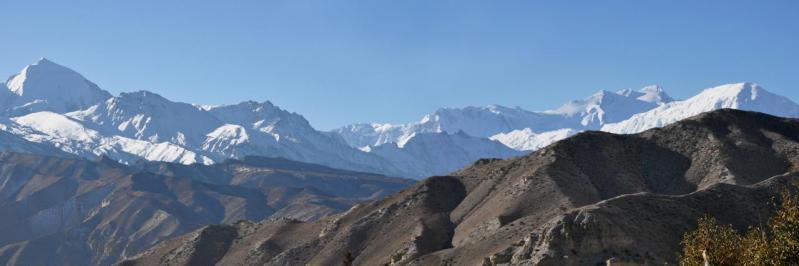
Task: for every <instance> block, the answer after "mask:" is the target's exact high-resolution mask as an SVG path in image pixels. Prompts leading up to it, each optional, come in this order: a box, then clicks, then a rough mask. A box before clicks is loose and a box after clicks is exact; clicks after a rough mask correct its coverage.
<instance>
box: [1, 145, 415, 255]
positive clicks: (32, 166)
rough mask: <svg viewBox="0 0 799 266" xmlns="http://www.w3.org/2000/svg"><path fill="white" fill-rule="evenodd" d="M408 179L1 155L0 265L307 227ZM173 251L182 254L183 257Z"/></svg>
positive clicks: (225, 244)
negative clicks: (254, 227) (243, 229)
mask: <svg viewBox="0 0 799 266" xmlns="http://www.w3.org/2000/svg"><path fill="white" fill-rule="evenodd" d="M411 184H413V181H411V180H406V179H398V178H387V177H383V176H379V175H374V174H366V173H357V172H350V171H341V170H336V169H332V168H327V167H322V166H318V165H312V164H304V163H297V162H292V161H288V160H283V159H271V158H254V157H253V158H248V159H245V160H242V161H228V162H225V163H222V164H217V165H212V166H205V165H179V164H169V163H158V164H155V163H153V164H142V165H138V166H136V167H135V168H132V167H128V166H125V165H121V164H118V163H116V162H114V161H113V160H109V159H107V158H100V159H99V160H97V161H86V160H80V159H67V158H58V157H47V156H39V155H30V154H18V153H2V154H0V217H3V218H2V219H0V263H2V264H7V265H110V264H113V263H115V262H117V261H119V260H121V259H123V258H125V257H126V256H131V255H133V254H137V253H140V252H142V251H144V250H145V249H147V248H149V247H152V246H153V245H154V244H156V243H159V242H161V241H163V240H165V239H169V238H172V237H175V236H179V235H182V234H185V233H188V232H191V231H192V230H195V229H197V228H201V227H202V226H205V225H209V224H220V223H221V224H229V223H233V222H236V221H238V220H263V219H266V218H270V217H291V218H294V219H300V220H303V221H311V220H315V219H318V218H319V217H323V216H325V215H329V214H334V213H338V212H342V211H345V210H347V209H349V208H350V207H351V206H352V205H354V204H356V203H358V202H362V201H365V200H372V199H377V198H381V197H383V196H384V195H387V194H390V193H392V192H395V191H398V190H400V189H402V188H404V187H407V186H409V185H411ZM237 236H238V235H237V232H236V230H231V229H230V228H228V227H227V226H212V227H208V229H207V230H205V231H204V233H203V234H201V235H200V236H199V237H198V238H197V239H196V240H195V242H196V243H197V245H196V246H193V247H192V249H188V250H186V251H184V252H183V253H192V254H195V255H194V256H192V257H190V258H188V260H185V261H183V260H179V259H177V258H182V257H181V256H176V259H175V260H165V263H167V262H168V263H167V264H170V263H172V264H174V263H178V264H186V263H189V264H192V265H201V263H200V262H207V261H216V260H218V259H220V258H222V257H223V255H224V254H225V251H227V249H228V248H229V247H230V245H231V244H232V242H233V239H234V238H236V237H237ZM183 253H181V254H183Z"/></svg>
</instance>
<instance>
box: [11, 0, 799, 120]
mask: <svg viewBox="0 0 799 266" xmlns="http://www.w3.org/2000/svg"><path fill="white" fill-rule="evenodd" d="M112 2H115V3H112ZM565 2H569V3H568V4H567V3H565ZM0 10H3V12H0V74H1V75H11V74H13V73H16V72H17V71H19V69H21V68H22V67H23V66H24V65H27V64H29V63H31V62H33V61H35V60H36V59H37V58H39V57H47V58H48V59H51V60H52V61H55V62H57V63H60V64H63V65H66V66H68V67H71V68H73V69H75V70H77V71H78V72H81V73H82V74H84V75H85V76H86V77H87V78H89V79H90V80H92V81H94V82H96V83H97V84H99V85H100V86H101V87H103V88H104V89H107V90H109V91H111V92H112V93H118V92H121V91H132V90H151V91H154V92H157V93H159V94H161V95H163V96H165V97H167V98H170V99H172V100H177V101H184V102H192V103H202V104H222V103H235V102H239V101H242V100H247V99H252V100H258V101H262V100H271V101H272V102H274V103H275V104H277V105H279V106H281V107H284V108H286V109H288V110H290V111H294V112H298V113H300V114H303V115H304V116H305V117H306V118H308V119H309V120H310V121H311V123H312V124H313V125H314V126H316V127H317V128H320V129H329V128H332V127H335V126H339V125H343V124H348V123H352V122H367V121H368V122H371V121H381V122H406V121H415V120H417V119H418V118H420V117H421V116H422V115H423V114H425V113H428V112H431V111H433V110H435V109H436V108H438V107H462V106H468V105H487V104H501V105H507V106H521V107H523V108H527V109H531V110H542V109H548V108H554V107H556V106H558V105H560V104H562V103H564V102H565V101H567V100H571V99H579V98H583V97H586V96H588V95H590V94H591V93H593V92H594V91H596V90H599V89H608V90H616V89H623V88H638V87H642V86H644V85H649V84H661V85H663V86H665V88H666V90H667V91H668V92H669V93H670V94H672V96H675V97H677V98H684V97H688V96H690V95H693V94H695V93H697V92H698V91H699V90H701V89H702V88H706V87H710V86H714V85H719V84H722V83H730V82H739V81H752V82H757V83H759V84H761V85H763V86H764V87H765V88H766V89H768V90H770V91H773V92H776V93H779V94H782V95H785V96H788V97H790V98H792V99H794V100H799V48H797V47H799V15H797V14H799V1H792V0H785V1H612V0H611V1H581V2H577V1H424V0H420V1H327V0H320V1H302V0H294V1H81V0H76V1H35V0H32V1H2V2H0Z"/></svg>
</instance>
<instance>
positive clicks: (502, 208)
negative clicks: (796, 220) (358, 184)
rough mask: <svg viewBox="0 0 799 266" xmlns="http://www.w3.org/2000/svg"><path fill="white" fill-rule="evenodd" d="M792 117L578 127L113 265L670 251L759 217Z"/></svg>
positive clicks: (792, 137)
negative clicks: (495, 155)
mask: <svg viewBox="0 0 799 266" xmlns="http://www.w3.org/2000/svg"><path fill="white" fill-rule="evenodd" d="M797 169H799V121H798V120H794V119H786V118H780V117H774V116H770V115H766V114H761V113H754V112H744V111H736V110H719V111H714V112H710V113H705V114H702V115H699V116H696V117H692V118H689V119H686V120H683V121H681V122H678V123H676V124H673V125H670V126H667V127H664V128H660V129H654V130H649V131H646V132H643V133H640V134H635V135H614V134H608V133H602V132H586V133H582V134H579V135H577V136H574V137H572V138H569V139H566V140H563V141H560V142H558V143H556V144H553V145H551V146H549V147H546V148H544V149H542V150H539V151H537V152H535V153H532V154H530V155H527V156H523V157H517V158H512V159H508V160H480V161H478V162H476V163H475V164H474V165H472V166H471V167H468V168H466V169H463V170H461V171H458V172H455V173H452V174H451V176H441V177H431V178H428V179H426V180H424V181H422V182H420V183H418V184H416V185H415V186H413V187H411V188H408V189H405V190H403V191H401V192H399V193H397V194H394V195H392V196H390V197H388V198H386V199H384V200H381V201H377V202H372V203H368V204H364V205H357V206H356V207H354V208H352V209H350V210H349V211H347V212H346V213H344V214H340V215H336V216H332V217H328V218H324V219H321V220H318V221H315V222H300V221H295V220H265V221H262V222H259V223H251V222H241V223H237V224H235V225H228V226H210V227H206V228H203V229H200V230H197V231H195V232H192V233H190V234H186V235H184V236H181V237H179V238H177V239H173V240H170V241H166V242H164V243H162V244H160V245H158V246H157V247H156V248H154V249H151V250H149V251H147V252H145V253H142V254H140V255H139V256H137V257H135V258H131V259H130V260H128V261H125V262H123V264H124V265H158V264H160V265H204V264H209V265H210V264H217V265H304V264H310V265H336V264H339V263H341V261H342V259H343V258H344V256H345V254H347V253H351V254H352V256H353V257H354V258H355V264H356V265H442V264H443V265H498V264H512V265H596V264H604V263H605V261H606V260H609V259H612V260H613V261H615V262H617V263H632V264H645V265H646V264H649V265H655V264H657V265H662V264H663V263H669V264H673V263H674V262H675V260H676V254H677V251H678V249H679V248H680V246H679V240H680V237H681V236H682V234H683V233H684V232H685V231H687V230H690V229H691V228H693V227H695V226H696V224H695V223H696V219H697V218H698V217H699V216H701V215H703V214H706V213H707V214H712V215H714V216H716V217H717V218H718V219H719V220H720V221H721V222H723V223H731V224H733V225H735V226H737V227H738V228H741V229H743V228H745V227H746V226H747V225H755V224H758V223H763V222H765V219H766V218H765V217H768V214H769V213H770V212H771V209H770V208H769V207H770V206H771V205H770V202H771V198H772V197H773V196H774V195H776V193H777V191H779V190H781V189H782V188H784V187H786V186H788V184H789V183H790V182H792V181H796V180H797V179H799V176H797V174H796V173H795V172H796V171H797Z"/></svg>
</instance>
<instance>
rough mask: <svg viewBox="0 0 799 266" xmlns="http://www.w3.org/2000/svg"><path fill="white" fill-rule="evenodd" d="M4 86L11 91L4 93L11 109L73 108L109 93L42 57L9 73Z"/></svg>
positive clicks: (90, 102)
mask: <svg viewBox="0 0 799 266" xmlns="http://www.w3.org/2000/svg"><path fill="white" fill-rule="evenodd" d="M6 86H7V87H8V90H9V91H10V92H11V94H12V95H6V97H7V101H6V104H7V105H6V106H5V107H6V109H9V108H10V109H11V110H9V111H11V112H12V113H19V112H20V111H24V112H30V111H41V110H47V111H53V112H68V111H75V110H80V109H83V108H86V107H89V106H91V105H94V104H96V103H98V102H102V101H104V100H106V99H108V98H110V97H111V94H110V93H108V92H107V91H104V90H102V89H100V87H98V86H97V84H94V83H92V82H91V81H89V80H87V79H86V78H84V77H83V76H82V75H81V74H78V72H75V71H73V70H71V69H69V68H66V67H64V66H61V65H59V64H56V63H53V62H52V61H50V60H47V59H45V58H42V59H39V61H36V63H33V64H32V65H28V66H26V67H25V68H23V69H22V71H20V72H19V73H18V74H16V75H13V76H11V77H10V78H9V79H8V80H7V81H6Z"/></svg>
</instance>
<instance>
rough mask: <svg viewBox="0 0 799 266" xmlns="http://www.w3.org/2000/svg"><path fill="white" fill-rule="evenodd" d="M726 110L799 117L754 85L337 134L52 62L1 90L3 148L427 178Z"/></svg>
mask: <svg viewBox="0 0 799 266" xmlns="http://www.w3.org/2000/svg"><path fill="white" fill-rule="evenodd" d="M720 108H738V109H744V110H752V111H760V112H766V113H770V114H775V115H781V116H793V117H797V116H799V106H797V105H796V104H795V103H794V102H792V101H790V100H788V99H787V98H784V97H782V96H779V95H775V94H772V93H769V92H767V91H766V90H764V89H763V88H761V87H759V86H757V85H755V84H751V83H739V84H729V85H723V86H720V87H716V88H711V89H707V90H705V91H703V92H702V93H700V94H699V95H697V96H694V97H692V98H689V99H687V100H684V101H675V100H674V99H673V98H671V97H670V96H668V95H667V94H666V93H665V92H664V91H663V89H662V88H661V87H658V86H649V87H645V88H643V89H640V90H629V89H628V90H621V91H617V92H610V91H604V90H602V91H599V92H597V93H595V94H594V95H591V96H590V97H588V98H586V99H584V100H577V101H572V102H569V103H566V104H564V105H562V106H561V107H559V108H556V109H553V110H546V111H528V110H524V109H522V108H519V107H516V108H509V107H503V106H499V105H490V106H486V107H465V108H443V109H439V110H437V111H435V112H434V113H431V114H428V115H426V116H424V117H423V118H422V119H421V120H420V121H419V122H415V123H408V124H399V125H392V124H385V123H370V124H353V125H348V126H344V127H341V128H338V129H335V130H332V131H330V132H323V131H319V130H316V129H314V128H313V127H312V126H311V125H310V123H309V122H308V121H307V120H306V119H305V118H304V117H302V116H301V115H299V114H296V113H292V112H289V111H286V110H283V109H281V108H279V107H277V106H275V105H274V104H272V103H271V102H269V101H265V102H255V101H247V102H242V103H239V104H233V105H222V106H212V107H209V106H201V105H195V104H188V103H181V102H174V101H171V100H169V99H166V98H164V97H161V96H160V95H158V94H155V93H152V92H148V91H138V92H130V93H120V94H119V95H117V96H114V95H112V94H111V93H109V92H107V91H105V90H103V89H101V88H100V87H99V86H98V85H96V84H95V83H93V82H91V81H89V80H88V79H86V78H85V77H83V76H82V75H81V74H79V73H77V72H75V71H73V70H70V69H68V68H66V67H64V66H61V65H58V64H56V63H53V62H51V61H49V60H46V59H41V60H39V61H37V62H36V63H34V64H32V65H29V66H27V67H25V68H23V69H22V71H21V72H20V73H18V74H16V75H13V76H11V77H10V78H9V79H8V80H7V81H6V82H5V83H0V140H3V141H2V143H0V149H2V150H8V151H16V152H27V153H37V154H45V155H56V156H76V157H83V158H95V157H97V156H100V155H104V156H107V157H109V158H112V159H115V160H117V161H119V162H122V163H125V164H133V163H136V162H137V161H140V160H147V161H164V162H178V163H183V164H193V163H201V164H212V163H217V162H221V161H224V160H226V159H230V158H242V157H244V156H248V155H256V156H265V157H283V158H287V159H291V160H296V161H302V162H309V163H316V164H321V165H326V166H330V167H334V168H340V169H347V170H355V171H364V172H375V173H381V174H386V175H393V176H402V177H414V178H421V177H425V176H429V175H438V174H446V173H449V172H451V171H454V170H457V169H459V168H462V167H464V166H466V165H468V164H470V163H471V162H473V161H475V160H477V159H480V158H487V157H492V158H507V157H512V156H517V155H522V154H524V153H526V152H528V151H532V150H536V149H540V148H542V147H544V146H546V145H549V144H551V143H553V142H555V141H558V140H561V139H563V138H566V137H569V136H571V135H574V134H576V133H579V132H581V131H585V130H603V131H609V132H619V133H633V132H639V131H642V130H645V129H648V128H652V127H658V126H663V125H666V124H669V123H673V122H675V121H677V120H679V119H682V118H685V117H688V116H691V115H694V114H698V113H701V112H705V111H710V110H715V109H720Z"/></svg>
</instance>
